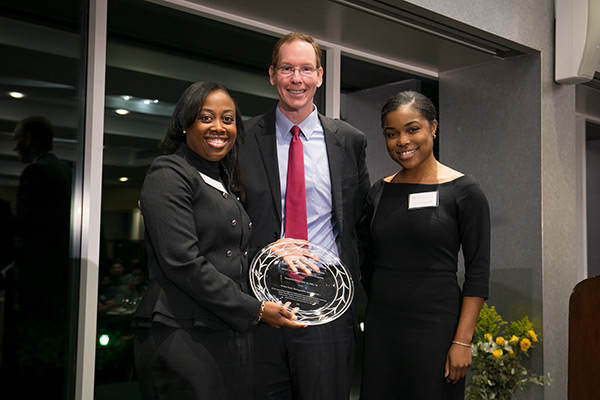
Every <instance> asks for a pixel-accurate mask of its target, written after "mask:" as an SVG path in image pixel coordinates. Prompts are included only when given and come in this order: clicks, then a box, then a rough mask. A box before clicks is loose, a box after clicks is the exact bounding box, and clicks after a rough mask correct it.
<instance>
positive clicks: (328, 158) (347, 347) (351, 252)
mask: <svg viewBox="0 0 600 400" xmlns="http://www.w3.org/2000/svg"><path fill="white" fill-rule="evenodd" d="M269 78H270V82H271V84H272V85H273V86H275V88H276V89H277V93H278V94H279V103H278V106H277V107H276V109H275V110H273V111H270V112H268V113H266V114H264V115H261V116H258V117H256V118H254V119H252V120H250V121H248V122H247V123H246V136H245V139H244V144H243V145H242V150H241V160H242V172H243V180H244V189H245V191H246V200H245V203H244V205H245V207H246V210H247V211H248V214H249V215H250V218H251V219H252V223H253V233H252V237H251V240H250V249H251V253H252V254H256V252H257V251H259V250H260V249H261V248H262V247H263V246H265V245H266V244H268V243H270V242H273V241H275V240H277V239H280V238H282V237H284V236H285V237H290V234H286V231H289V226H287V225H288V224H286V220H291V219H290V218H286V203H291V200H293V199H290V198H289V197H288V199H287V200H286V192H287V191H288V188H289V187H288V179H287V177H288V173H289V171H288V165H290V167H291V164H292V162H291V161H290V162H289V160H292V158H293V157H294V156H292V155H291V154H292V153H291V152H290V147H291V144H290V143H291V140H292V137H293V136H294V135H296V139H295V140H298V139H299V140H300V142H301V143H302V146H301V147H302V152H303V153H301V155H303V161H304V166H303V170H304V179H303V180H304V188H303V190H304V189H305V200H306V204H305V207H306V208H305V209H306V221H303V223H304V225H305V226H304V228H303V229H304V231H305V232H306V235H307V237H306V239H308V241H310V242H312V243H316V244H318V245H320V246H322V247H325V248H326V249H328V250H329V251H331V252H333V253H334V254H337V255H338V256H339V257H340V259H341V260H342V261H343V263H344V264H345V265H346V266H347V267H348V268H349V270H350V272H351V274H352V278H353V280H354V282H355V285H358V284H359V276H358V255H357V248H356V236H355V225H356V223H357V221H358V219H359V217H360V214H361V209H362V205H363V201H364V198H365V196H366V194H367V192H368V190H369V186H370V182H369V175H368V172H367V167H366V163H365V150H366V145H367V144H366V136H365V135H364V134H363V133H362V132H360V131H359V130H357V129H355V128H353V127H352V126H350V125H349V124H347V123H345V122H342V121H339V120H333V119H330V118H327V117H325V116H323V115H321V114H319V113H318V111H317V109H316V106H315V105H314V104H313V98H314V95H315V92H316V90H317V88H318V87H320V86H321V84H322V79H323V68H322V67H321V49H320V48H319V46H318V44H317V43H315V41H314V40H313V39H312V38H311V37H310V36H308V35H304V34H300V33H291V34H288V35H286V36H285V37H283V38H282V39H280V40H279V41H278V42H277V44H276V45H275V48H274V50H273V58H272V65H271V66H270V68H269ZM296 126H297V127H299V130H297V128H295V127H296ZM298 132H299V134H298ZM300 158H302V157H300ZM303 200H304V199H303ZM303 213H304V211H302V212H301V214H303ZM290 215H292V213H290ZM296 215H297V213H295V212H294V215H292V217H295V216H296ZM302 219H303V220H304V216H302ZM292 237H293V238H297V237H295V236H292ZM356 311H357V307H356V301H354V303H353V305H352V307H350V309H349V310H348V311H347V312H346V313H345V314H344V315H342V316H341V317H340V318H338V319H336V320H335V321H333V322H330V323H328V324H324V325H318V326H309V327H307V328H305V329H296V330H292V329H288V328H282V329H273V328H271V327H269V326H266V325H259V326H258V327H257V328H256V329H255V332H254V337H255V360H256V361H255V364H254V387H255V393H254V395H255V398H256V399H261V400H263V399H282V400H283V399H286V400H287V399H299V400H308V399H310V400H319V399H323V400H336V399H340V400H341V399H344V400H347V399H348V398H349V394H350V386H351V378H352V370H353V364H354V351H355V344H356V332H355V327H356Z"/></svg>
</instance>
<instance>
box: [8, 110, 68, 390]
mask: <svg viewBox="0 0 600 400" xmlns="http://www.w3.org/2000/svg"><path fill="white" fill-rule="evenodd" d="M53 136H54V135H53V129H52V126H51V124H50V121H48V120H47V119H46V118H44V117H38V116H33V117H28V118H25V119H24V120H22V121H21V122H19V123H18V124H17V126H16V128H15V130H14V132H13V138H12V139H13V142H14V151H15V152H16V153H17V154H18V156H19V159H20V161H21V162H23V163H26V164H28V165H27V166H26V167H25V169H24V170H23V172H22V173H21V177H20V179H19V189H18V191H17V202H16V214H15V218H14V230H15V239H16V240H15V243H16V255H15V276H16V284H15V286H16V296H15V301H16V304H13V305H11V306H12V307H11V309H12V310H14V319H11V324H10V325H11V326H9V324H8V322H7V325H6V328H7V330H8V329H10V330H11V334H12V335H13V337H14V338H15V342H12V343H11V345H10V346H11V351H14V352H15V353H16V354H15V357H18V359H14V358H13V359H12V360H11V361H14V362H15V363H16V364H18V366H17V365H15V366H14V369H12V371H10V372H11V373H12V374H15V375H16V376H15V377H14V378H12V379H11V380H10V382H9V383H10V384H13V385H15V386H16V390H17V393H16V394H15V397H14V398H34V397H36V396H38V395H39V394H40V393H39V392H38V391H42V392H44V393H52V394H53V395H56V396H57V398H58V395H59V394H61V393H62V391H63V388H64V384H63V381H64V380H65V373H66V356H67V353H68V351H67V331H68V329H67V327H68V309H67V305H68V296H69V286H68V282H69V248H70V246H69V244H70V240H69V238H70V221H71V182H72V177H71V175H72V171H71V167H70V165H69V164H68V163H67V162H65V161H62V160H59V159H58V158H57V157H56V156H55V155H54V154H53V153H52V144H53ZM12 321H14V323H12ZM5 371H7V372H9V368H8V366H7V368H6V369H5ZM3 378H6V377H3Z"/></svg>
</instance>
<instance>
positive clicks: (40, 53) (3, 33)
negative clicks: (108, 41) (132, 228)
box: [0, 0, 87, 399]
mask: <svg viewBox="0 0 600 400" xmlns="http://www.w3.org/2000/svg"><path fill="white" fill-rule="evenodd" d="M86 3H87V2H84V1H80V0H65V1H61V2H44V1H35V0H20V1H5V2H2V5H0V54H2V62H1V63H0V165H1V166H0V171H1V172H0V218H1V219H0V246H1V248H0V271H1V274H0V292H1V293H0V299H3V300H4V301H0V345H1V348H0V350H1V351H0V398H6V399H8V398H11V399H12V398H14V399H21V398H23V399H33V398H45V397H47V396H48V394H51V395H52V397H53V398H57V399H58V398H60V399H63V398H72V396H73V388H74V376H73V374H70V373H68V371H73V370H74V368H75V356H74V355H75V343H76V333H77V299H78V283H79V275H78V271H79V263H78V261H77V258H78V255H77V253H76V251H75V250H72V249H78V247H79V245H78V243H75V242H74V240H75V239H74V238H78V237H79V236H78V235H72V234H71V231H72V228H71V220H72V218H75V217H74V216H72V215H71V210H72V201H73V200H72V199H73V193H74V191H75V190H77V189H76V188H77V187H81V182H80V181H78V179H77V176H80V175H78V174H77V173H76V172H77V170H78V168H79V166H80V165H81V154H82V153H81V152H80V150H79V144H80V143H81V138H82V132H83V130H82V127H83V106H82V105H83V102H82V101H81V99H82V98H83V94H84V93H83V91H84V84H85V80H84V79H82V76H83V73H84V68H85V63H84V60H82V49H83V45H84V44H85V40H84V38H85V35H82V31H83V29H85V26H84V25H82V23H81V21H82V20H83V19H82V18H83V16H84V15H86V13H85V12H83V11H84V8H85V7H84V6H85V4H86ZM77 240H78V239H77Z"/></svg>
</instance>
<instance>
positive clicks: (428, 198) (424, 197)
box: [408, 190, 440, 210]
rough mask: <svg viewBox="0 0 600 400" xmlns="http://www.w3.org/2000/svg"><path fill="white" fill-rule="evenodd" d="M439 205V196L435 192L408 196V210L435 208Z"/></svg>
mask: <svg viewBox="0 0 600 400" xmlns="http://www.w3.org/2000/svg"><path fill="white" fill-rule="evenodd" d="M439 205H440V195H439V192H438V191H437V190H436V191H435V192H423V193H411V194H409V195H408V209H409V210H414V209H417V208H426V207H437V206H439Z"/></svg>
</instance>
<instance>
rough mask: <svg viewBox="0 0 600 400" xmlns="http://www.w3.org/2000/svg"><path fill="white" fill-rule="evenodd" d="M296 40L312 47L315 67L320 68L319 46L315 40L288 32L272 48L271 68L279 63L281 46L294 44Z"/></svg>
mask: <svg viewBox="0 0 600 400" xmlns="http://www.w3.org/2000/svg"><path fill="white" fill-rule="evenodd" d="M296 40H300V41H303V42H307V43H308V44H310V45H311V46H312V47H313V49H314V50H315V56H316V57H317V65H316V67H317V68H321V57H322V56H323V51H322V50H321V46H319V44H318V43H317V42H315V39H313V38H312V37H311V36H309V35H307V34H305V33H300V32H290V33H288V34H287V35H285V36H284V37H282V38H281V39H279V40H278V41H277V43H275V47H273V54H272V55H271V65H272V66H273V67H277V63H278V62H279V50H280V49H281V46H283V45H284V44H286V43H291V42H294V41H296Z"/></svg>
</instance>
